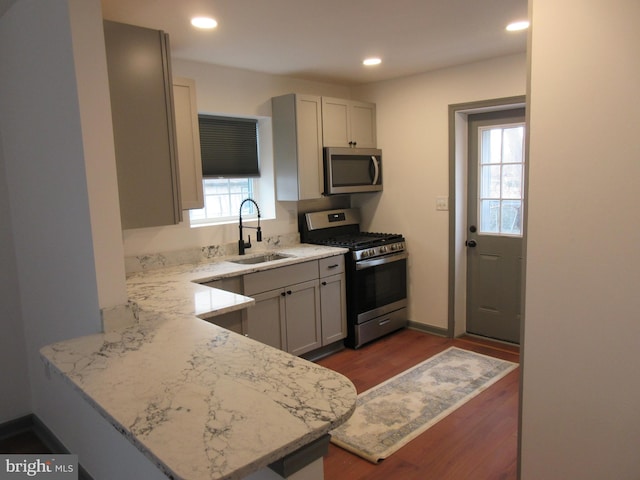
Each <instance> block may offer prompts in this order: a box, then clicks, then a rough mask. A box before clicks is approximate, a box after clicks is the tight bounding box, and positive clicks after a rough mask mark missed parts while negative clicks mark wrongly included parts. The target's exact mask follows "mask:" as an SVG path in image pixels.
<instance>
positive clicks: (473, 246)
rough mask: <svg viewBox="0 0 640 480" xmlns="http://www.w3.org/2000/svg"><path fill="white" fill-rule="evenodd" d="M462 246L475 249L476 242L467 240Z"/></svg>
mask: <svg viewBox="0 0 640 480" xmlns="http://www.w3.org/2000/svg"><path fill="white" fill-rule="evenodd" d="M464 244H465V246H467V247H469V248H475V247H476V246H477V245H478V242H476V241H475V240H467V241H466V242H464Z"/></svg>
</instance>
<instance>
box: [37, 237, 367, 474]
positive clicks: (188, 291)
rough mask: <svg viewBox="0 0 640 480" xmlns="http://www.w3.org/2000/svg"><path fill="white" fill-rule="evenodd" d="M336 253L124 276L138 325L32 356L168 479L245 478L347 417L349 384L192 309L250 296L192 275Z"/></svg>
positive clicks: (306, 251) (225, 273) (314, 251)
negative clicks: (39, 358) (40, 358)
mask: <svg viewBox="0 0 640 480" xmlns="http://www.w3.org/2000/svg"><path fill="white" fill-rule="evenodd" d="M345 251H346V250H345V249H340V248H333V247H321V246H313V245H305V244H299V245H297V246H294V247H290V248H282V249H279V250H278V253H282V254H285V255H290V257H289V258H287V259H284V260H276V261H273V262H269V263H263V264H254V265H239V264H235V263H231V262H229V261H227V260H230V259H231V260H232V258H224V257H223V258H221V259H217V260H216V261H214V262H211V263H200V264H195V265H180V266H174V267H168V268H161V269H157V270H152V271H149V272H144V273H135V274H132V275H130V276H129V278H128V280H127V287H128V291H129V295H130V298H131V300H133V301H134V302H136V303H137V304H138V305H139V308H140V311H139V312H138V321H137V323H135V324H133V325H130V326H127V327H125V328H121V329H118V330H114V331H109V332H105V333H102V334H96V335H91V336H87V337H82V338H77V339H72V340H67V341H63V342H59V343H56V344H53V345H49V346H47V347H44V348H43V349H42V350H41V354H42V356H43V359H44V361H45V363H46V364H47V365H48V368H50V369H51V370H52V371H54V372H56V373H59V374H61V375H62V376H63V377H64V378H65V379H66V380H68V381H69V382H71V384H72V385H73V387H74V388H76V389H77V390H78V391H79V392H80V394H81V395H82V396H83V397H84V398H85V399H86V400H87V401H88V402H89V403H90V404H91V405H92V406H94V407H95V408H96V409H97V411H98V412H99V413H100V414H101V415H102V416H103V417H105V418H106V419H107V420H108V421H109V422H110V423H111V424H112V425H114V427H115V428H116V429H117V430H118V431H120V432H121V433H122V434H123V435H124V436H126V437H127V438H128V439H129V440H130V441H131V442H132V443H133V444H134V445H135V446H136V447H137V448H138V449H139V450H141V451H142V453H144V454H145V455H146V456H147V457H148V458H150V459H151V460H152V461H153V462H154V463H155V464H156V465H157V466H158V468H160V469H161V470H162V471H163V472H165V473H166V474H167V476H169V477H171V478H176V479H185V480H187V479H189V480H192V479H193V480H195V479H223V478H224V479H226V478H230V479H233V478H243V477H245V476H247V475H249V474H250V473H252V472H255V471H257V470H260V469H261V468H263V467H266V466H267V465H269V464H270V463H272V462H274V461H276V460H278V459H280V458H282V457H284V456H286V455H287V454H289V453H291V452H294V451H295V450H297V449H299V448H300V447H303V446H305V445H306V444H308V443H310V442H312V441H313V440H315V439H318V438H320V437H321V436H323V435H324V434H326V433H328V432H329V431H331V430H333V429H334V428H335V427H337V426H338V425H340V424H342V423H343V422H344V421H346V420H347V419H348V418H349V417H350V416H351V414H352V413H353V410H354V408H355V401H356V390H355V387H354V386H353V384H352V383H351V382H350V381H349V380H348V379H347V378H346V377H344V376H342V375H340V374H338V373H336V372H333V371H331V370H328V369H326V368H323V367H321V366H319V365H316V364H314V363H311V362H308V361H306V360H303V359H301V358H298V357H294V356H292V355H290V354H288V353H286V352H282V351H280V350H277V349H275V348H272V347H269V346H267V345H264V344H261V343H259V342H256V341H254V340H252V339H249V338H247V337H244V336H242V335H238V334H235V333H232V332H230V331H228V330H225V329H223V328H221V327H218V326H216V325H214V324H212V323H209V322H207V321H203V320H201V319H199V318H196V316H200V317H201V318H205V317H208V316H212V315H216V314H218V315H219V314H222V313H226V312H230V311H234V310H237V309H241V308H246V307H247V306H249V305H252V304H253V303H254V302H253V299H251V298H249V297H245V296H243V295H236V294H233V293H229V292H224V291H221V290H217V289H212V288H210V287H206V286H203V285H199V284H198V283H202V282H206V281H211V280H215V279H218V278H225V277H233V276H237V275H243V274H246V273H251V272H254V271H259V270H264V269H268V268H276V267H279V266H285V265H290V264H294V263H299V262H304V261H310V260H317V259H320V258H326V257H330V256H334V255H339V254H342V253H344V252H345ZM256 254H257V253H256ZM256 254H251V253H249V254H247V255H246V256H245V258H248V257H251V256H253V255H256ZM236 258H237V257H236ZM194 282H195V283H194Z"/></svg>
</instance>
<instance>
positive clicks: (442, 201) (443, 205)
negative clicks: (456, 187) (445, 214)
mask: <svg viewBox="0 0 640 480" xmlns="http://www.w3.org/2000/svg"><path fill="white" fill-rule="evenodd" d="M436 210H439V211H447V210H449V197H436Z"/></svg>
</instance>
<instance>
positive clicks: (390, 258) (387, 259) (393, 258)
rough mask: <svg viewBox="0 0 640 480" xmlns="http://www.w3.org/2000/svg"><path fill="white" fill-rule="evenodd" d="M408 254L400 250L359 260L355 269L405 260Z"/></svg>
mask: <svg viewBox="0 0 640 480" xmlns="http://www.w3.org/2000/svg"><path fill="white" fill-rule="evenodd" d="M408 256H409V254H408V253H407V252H400V253H394V254H392V255H385V256H384V257H377V258H372V259H371V260H360V261H359V262H356V270H364V269H365V268H371V267H377V266H378V265H384V264H385V263H391V262H397V261H399V260H405V259H406V258H407V257H408Z"/></svg>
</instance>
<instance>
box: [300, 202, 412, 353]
mask: <svg viewBox="0 0 640 480" xmlns="http://www.w3.org/2000/svg"><path fill="white" fill-rule="evenodd" d="M300 238H301V240H302V242H304V243H314V244H321V245H331V246H339V247H345V248H348V249H349V250H350V251H349V253H347V254H346V255H345V267H346V279H347V327H348V329H347V331H348V335H347V338H346V340H345V345H346V346H348V347H351V348H358V347H360V346H362V345H364V344H365V343H368V342H370V341H372V340H375V339H377V338H379V337H381V336H383V335H386V334H388V333H390V332H393V331H395V330H398V329H400V328H403V327H405V326H406V325H407V323H408V320H407V256H408V254H407V251H406V248H405V241H404V237H403V236H402V235H399V234H390V233H371V232H361V231H360V212H359V210H357V209H352V208H349V209H342V210H325V211H321V212H312V213H306V214H305V215H304V219H303V220H302V221H301V225H300Z"/></svg>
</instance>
